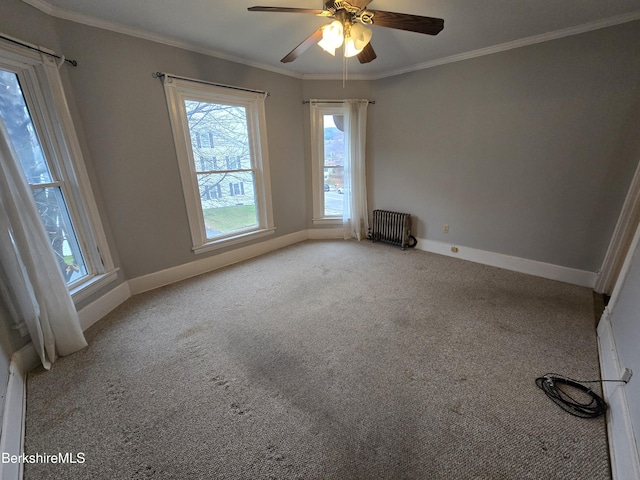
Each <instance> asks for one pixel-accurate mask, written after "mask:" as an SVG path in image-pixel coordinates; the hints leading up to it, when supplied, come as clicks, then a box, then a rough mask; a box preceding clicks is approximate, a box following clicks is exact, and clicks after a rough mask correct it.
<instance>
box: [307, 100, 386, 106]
mask: <svg viewBox="0 0 640 480" xmlns="http://www.w3.org/2000/svg"><path fill="white" fill-rule="evenodd" d="M344 102H345V100H318V103H344ZM368 102H369V105H375V104H376V101H375V100H368ZM302 103H303V104H307V103H311V100H303V101H302Z"/></svg>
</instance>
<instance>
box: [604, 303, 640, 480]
mask: <svg viewBox="0 0 640 480" xmlns="http://www.w3.org/2000/svg"><path fill="white" fill-rule="evenodd" d="M609 315H610V314H609V310H608V309H605V312H604V314H603V315H602V318H601V319H600V322H599V323H598V349H599V353H600V369H601V372H602V378H622V372H621V371H620V362H619V361H618V353H617V350H616V346H615V342H614V337H613V331H612V329H611V321H610V320H609ZM603 391H604V398H605V400H606V402H607V403H608V404H609V410H608V412H607V434H608V436H609V454H610V456H611V473H612V476H613V480H633V479H640V452H638V449H637V447H636V441H635V437H634V433H633V425H632V424H631V416H630V415H629V405H628V402H627V395H626V391H625V385H624V384H621V383H613V382H604V383H603Z"/></svg>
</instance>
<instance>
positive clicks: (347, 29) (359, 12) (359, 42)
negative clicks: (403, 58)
mask: <svg viewBox="0 0 640 480" xmlns="http://www.w3.org/2000/svg"><path fill="white" fill-rule="evenodd" d="M371 1H372V0H350V1H349V2H347V1H340V0H335V1H334V0H329V1H328V2H326V3H325V4H324V9H322V10H313V9H309V8H288V7H250V8H249V9H248V10H249V11H250V12H278V13H306V14H311V15H317V16H321V17H328V18H333V19H334V21H333V22H331V23H329V24H327V25H324V26H322V27H320V28H319V29H318V30H316V31H315V32H313V33H312V34H311V35H309V36H308V37H307V38H306V39H305V40H303V41H302V43H300V44H299V45H298V46H297V47H296V48H294V49H293V50H291V51H290V52H289V53H288V54H287V55H286V56H285V57H284V58H283V59H282V60H280V61H281V62H283V63H288V62H293V61H294V60H295V59H296V58H298V57H299V56H300V55H302V53H304V52H305V51H306V50H307V49H308V48H309V47H311V46H312V45H313V44H316V43H317V44H318V45H320V46H321V47H322V48H323V49H324V50H325V51H326V52H328V53H330V54H331V55H335V50H336V49H337V48H339V47H340V46H342V45H344V56H345V57H352V56H357V57H358V60H359V61H360V63H369V62H371V61H372V60H375V58H376V56H377V55H376V52H375V51H374V50H373V47H372V46H371V43H370V40H371V30H370V29H368V28H366V27H365V25H375V26H378V27H387V28H395V29H398V30H407V31H410V32H418V33H425V34H427V35H437V34H438V33H440V32H441V31H442V29H443V28H444V20H443V19H441V18H432V17H423V16H420V15H410V14H407V13H395V12H385V11H382V10H368V9H367V8H366V7H367V5H369V3H371Z"/></svg>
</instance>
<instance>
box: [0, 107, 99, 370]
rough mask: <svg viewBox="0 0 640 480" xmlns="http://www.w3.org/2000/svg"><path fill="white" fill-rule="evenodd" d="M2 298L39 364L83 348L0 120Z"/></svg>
mask: <svg viewBox="0 0 640 480" xmlns="http://www.w3.org/2000/svg"><path fill="white" fill-rule="evenodd" d="M0 284H2V288H0V296H1V297H2V298H1V300H2V301H3V302H4V303H5V305H6V306H7V311H8V312H9V314H10V315H11V316H12V317H13V321H14V323H15V326H16V327H17V328H21V327H23V326H26V328H27V330H28V331H29V335H30V336H31V341H32V342H33V345H34V347H35V349H36V351H37V352H38V355H39V356H40V360H41V361H42V365H43V366H44V367H45V368H46V369H49V368H51V364H52V363H53V362H55V360H56V358H57V357H58V356H59V355H61V356H64V355H69V354H71V353H74V352H76V351H78V350H80V349H82V348H84V347H86V346H87V342H86V340H85V338H84V335H83V333H82V328H81V326H80V320H79V319H78V314H77V312H76V309H75V305H74V304H73V301H72V299H71V296H70V295H69V291H68V290H67V286H66V284H65V281H64V278H63V276H62V272H61V271H60V269H59V267H58V264H57V263H56V261H55V257H54V252H53V248H52V246H51V244H50V242H49V236H48V235H47V232H46V230H45V228H44V225H43V224H42V221H41V220H40V215H39V214H38V210H37V207H36V204H35V201H34V199H33V196H32V194H31V189H30V188H29V185H28V184H27V182H26V179H25V178H24V175H23V173H22V170H21V169H20V167H19V165H18V162H17V158H16V154H15V151H14V150H13V148H12V145H11V142H10V140H9V135H8V133H7V130H6V128H5V125H4V122H2V119H0Z"/></svg>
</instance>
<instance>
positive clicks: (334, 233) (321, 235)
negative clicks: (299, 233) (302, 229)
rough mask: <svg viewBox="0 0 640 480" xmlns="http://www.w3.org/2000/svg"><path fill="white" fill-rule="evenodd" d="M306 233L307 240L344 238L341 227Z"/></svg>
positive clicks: (317, 229)
mask: <svg viewBox="0 0 640 480" xmlns="http://www.w3.org/2000/svg"><path fill="white" fill-rule="evenodd" d="M307 232H308V237H307V238H308V239H309V240H338V239H343V238H344V228H343V227H332V228H312V229H310V230H308V231H307Z"/></svg>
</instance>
